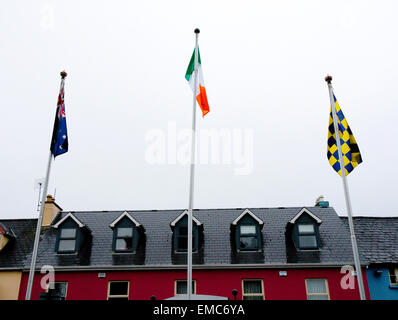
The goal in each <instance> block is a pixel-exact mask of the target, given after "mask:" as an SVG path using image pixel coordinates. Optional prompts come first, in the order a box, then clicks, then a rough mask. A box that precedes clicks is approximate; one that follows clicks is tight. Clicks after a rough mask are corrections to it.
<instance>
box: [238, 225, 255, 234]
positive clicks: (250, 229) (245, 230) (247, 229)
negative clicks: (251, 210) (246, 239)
mask: <svg viewBox="0 0 398 320" xmlns="http://www.w3.org/2000/svg"><path fill="white" fill-rule="evenodd" d="M240 234H256V226H240Z"/></svg>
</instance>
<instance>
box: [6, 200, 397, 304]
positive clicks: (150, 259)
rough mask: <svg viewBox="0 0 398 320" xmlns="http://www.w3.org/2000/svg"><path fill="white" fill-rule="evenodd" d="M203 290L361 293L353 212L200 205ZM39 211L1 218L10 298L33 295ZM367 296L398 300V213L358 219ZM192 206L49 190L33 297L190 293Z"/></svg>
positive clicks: (308, 296) (330, 295) (258, 294)
mask: <svg viewBox="0 0 398 320" xmlns="http://www.w3.org/2000/svg"><path fill="white" fill-rule="evenodd" d="M193 216H194V219H193V286H192V287H193V293H195V294H198V295H210V296H217V297H220V298H224V299H238V300H240V299H250V300H253V299H254V300H312V299H317V300H319V299H323V300H358V299H359V298H360V296H359V291H358V288H357V287H358V286H357V282H356V281H357V280H356V277H355V275H354V274H352V273H350V271H347V270H349V268H350V267H352V266H353V265H354V259H353V255H352V249H351V240H350V233H349V228H348V222H347V219H346V218H344V217H339V216H338V215H337V213H336V212H335V210H334V209H333V208H331V207H329V206H328V204H327V203H319V204H318V205H317V206H314V207H293V208H233V209H200V210H194V211H193ZM36 223H37V219H23V220H2V221H0V299H2V300H4V299H8V300H14V299H20V300H23V299H24V298H25V294H26V288H27V281H28V277H29V267H30V255H31V251H32V246H33V239H34V232H35V228H36ZM354 225H355V230H356V235H357V241H358V247H359V251H360V259H361V264H362V274H363V278H364V284H365V291H366V296H367V299H383V300H386V299H387V300H389V299H392V300H398V283H397V279H398V251H397V249H396V248H397V246H396V245H395V243H396V240H397V238H396V237H397V236H396V235H397V231H398V218H374V217H373V218H364V217H356V218H355V219H354ZM186 255H187V212H186V210H144V211H140V210H131V211H107V212H105V211H93V212H83V211H81V212H64V211H62V209H61V208H60V207H59V206H58V205H57V204H56V203H55V201H54V199H53V198H52V197H48V198H47V201H46V204H45V210H44V219H43V226H42V235H41V239H40V245H39V251H38V257H37V268H36V274H35V277H34V284H33V291H32V299H50V298H52V299H61V300H63V299H66V300H112V299H129V300H149V299H157V300H163V299H169V298H172V297H178V296H180V295H184V294H186V293H187V283H186V278H187V270H186Z"/></svg>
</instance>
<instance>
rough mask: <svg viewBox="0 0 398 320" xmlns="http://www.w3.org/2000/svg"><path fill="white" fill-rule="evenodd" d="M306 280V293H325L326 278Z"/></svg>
mask: <svg viewBox="0 0 398 320" xmlns="http://www.w3.org/2000/svg"><path fill="white" fill-rule="evenodd" d="M306 281H307V292H308V293H327V291H326V280H324V279H308V280H306ZM326 298H327V297H326Z"/></svg>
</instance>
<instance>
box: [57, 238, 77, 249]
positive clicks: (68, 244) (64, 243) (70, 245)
mask: <svg viewBox="0 0 398 320" xmlns="http://www.w3.org/2000/svg"><path fill="white" fill-rule="evenodd" d="M75 243H76V240H59V246H58V251H75Z"/></svg>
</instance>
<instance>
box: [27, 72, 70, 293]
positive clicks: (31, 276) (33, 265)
mask: <svg viewBox="0 0 398 320" xmlns="http://www.w3.org/2000/svg"><path fill="white" fill-rule="evenodd" d="M66 75H67V74H66V72H65V71H62V72H61V78H62V79H61V86H60V92H61V89H62V87H63V86H64V81H65V77H66ZM52 156H53V155H52V152H51V150H50V154H49V156H48V162H47V171H46V179H45V181H44V185H43V194H42V196H41V206H40V213H39V219H38V220H37V226H36V234H35V241H34V244H33V252H32V259H31V262H30V270H29V279H28V286H27V288H26V295H25V300H30V299H31V295H32V287H33V279H34V275H35V269H36V259H37V251H38V248H39V239H40V231H41V224H42V222H43V213H44V205H45V203H46V197H47V188H48V181H49V179H50V171H51V162H52V161H51V160H52Z"/></svg>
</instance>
